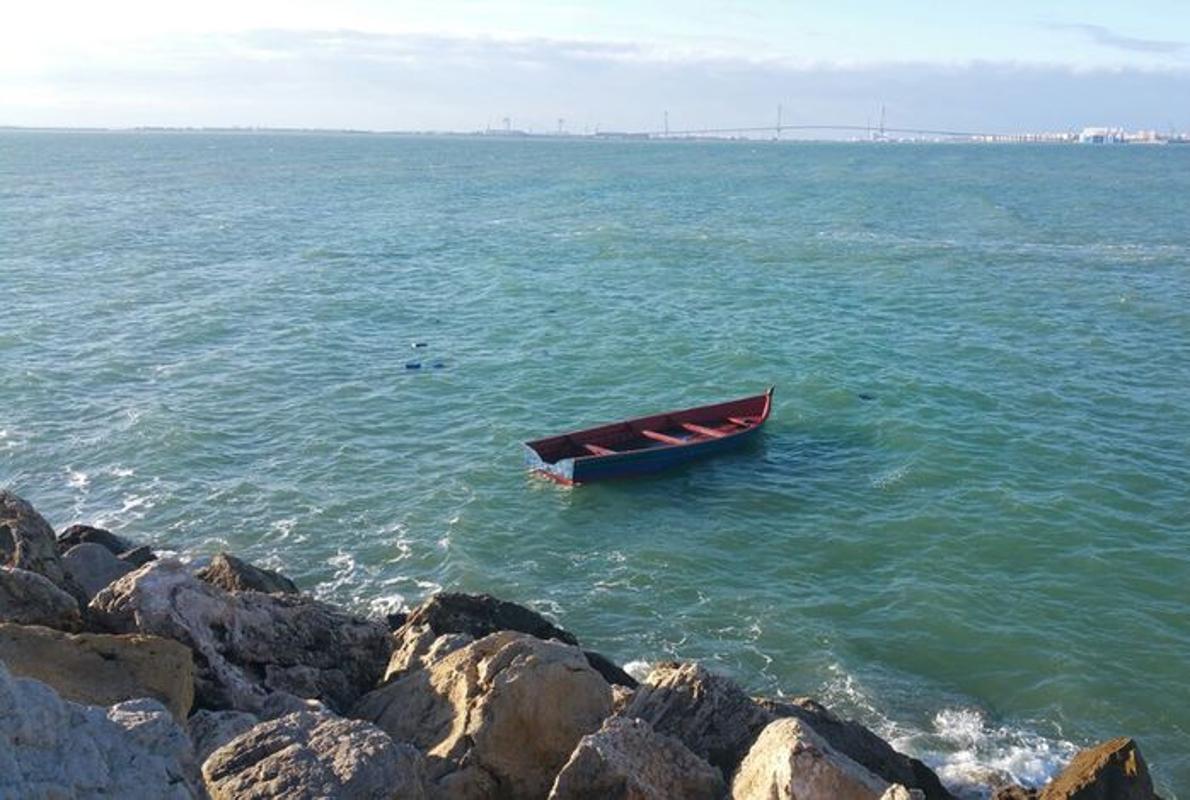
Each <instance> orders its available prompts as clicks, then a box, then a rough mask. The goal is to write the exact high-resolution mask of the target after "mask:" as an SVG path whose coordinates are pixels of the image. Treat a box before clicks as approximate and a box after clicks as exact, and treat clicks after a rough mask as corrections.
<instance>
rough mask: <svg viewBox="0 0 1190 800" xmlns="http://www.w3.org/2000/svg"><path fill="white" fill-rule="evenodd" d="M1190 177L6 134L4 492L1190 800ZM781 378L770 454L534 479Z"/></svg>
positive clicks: (1112, 166) (1078, 154)
mask: <svg viewBox="0 0 1190 800" xmlns="http://www.w3.org/2000/svg"><path fill="white" fill-rule="evenodd" d="M1188 198H1190V148H1177V147H1166V148H1139V147H1137V148H1127V147H1126V148H1105V149H1100V148H1094V147H1028V146H1016V147H991V146H988V147H975V146H947V145H928V146H927V145H922V146H872V145H863V144H838V145H811V144H771V143H763V144H761V143H757V144H742V143H732V144H729V143H721V144H716V143H612V142H584V141H574V142H564V141H529V142H525V141H519V142H518V141H490V140H478V139H457V140H447V139H417V138H402V137H387V136H348V135H339V136H335V135H325V136H323V135H318V136H315V135H202V134H173V135H169V134H81V133H80V134H33V133H17V132H7V133H2V134H0V287H2V288H3V294H4V313H3V314H2V315H0V484H3V485H6V486H9V487H11V488H12V489H14V490H15V491H17V492H18V493H20V494H22V495H24V496H25V497H26V498H27V499H29V500H30V501H32V502H33V503H34V504H35V505H36V506H37V507H38V508H39V509H40V510H41V511H42V512H43V513H45V514H46V515H47V516H48V517H49V518H50V520H51V522H52V523H54V524H55V526H57V527H63V526H65V525H67V524H69V523H72V522H77V521H82V522H90V523H97V524H103V525H106V526H108V527H111V528H112V529H114V530H117V531H120V532H121V533H126V534H127V535H128V536H130V537H132V538H135V539H138V540H147V541H152V542H154V543H155V544H157V545H158V546H159V547H162V546H163V547H167V548H173V549H176V550H179V551H182V552H186V553H193V554H202V553H210V552H213V551H215V550H216V549H219V548H227V549H230V550H231V551H233V552H235V553H237V554H239V555H241V556H243V557H245V558H248V559H251V560H254V561H257V562H258V563H262V564H263V565H266V566H270V567H277V568H281V569H282V570H284V571H285V573H286V574H288V575H290V576H291V577H293V578H294V579H295V580H296V581H297V582H298V583H299V585H301V586H302V587H304V588H306V589H310V590H313V591H315V592H317V593H318V594H319V595H321V596H323V597H326V598H328V599H332V600H335V601H338V602H342V603H346V604H349V605H352V606H354V607H356V608H358V609H361V610H371V611H382V610H388V609H391V608H393V607H396V606H398V605H400V604H403V603H413V602H416V601H417V600H419V599H420V598H421V597H423V596H424V595H425V594H427V593H428V592H431V591H433V590H435V589H436V588H438V587H450V588H454V589H462V590H474V591H490V592H492V593H494V594H497V595H499V596H501V597H505V598H508V599H512V600H518V601H522V602H528V603H530V604H532V605H534V606H535V607H537V608H538V609H540V610H543V611H545V612H547V613H549V614H550V615H552V616H553V617H555V618H556V619H557V620H558V621H559V622H560V623H561V624H563V625H564V626H565V627H567V628H569V629H571V630H573V631H574V632H575V633H576V634H578V635H579V636H580V637H581V638H582V639H583V641H584V643H585V644H587V645H589V646H591V647H594V648H596V649H599V650H602V651H604V652H606V653H607V654H608V655H610V656H613V657H615V658H617V659H618V660H620V661H621V662H630V661H632V662H638V663H637V664H636V666H637V667H640V666H642V665H641V664H640V663H639V662H653V661H657V660H660V659H664V658H670V657H682V658H697V659H702V660H704V661H706V662H707V663H708V664H709V665H710V666H712V667H713V668H715V669H719V670H722V671H725V672H727V673H730V674H731V675H733V676H734V677H736V678H737V679H738V680H739V681H741V682H742V683H744V684H745V685H746V686H748V687H749V688H750V689H752V690H754V691H756V692H765V693H778V692H783V693H786V694H813V695H817V696H819V697H820V698H822V699H823V700H824V701H825V702H827V703H829V704H832V705H834V706H836V707H838V708H839V709H840V710H841V711H842V712H843V713H846V714H849V715H854V716H858V717H859V718H861V719H863V720H864V721H865V722H867V723H868V724H869V725H872V726H873V727H874V728H875V729H876V730H878V731H879V732H880V733H882V734H883V735H885V736H887V737H889V738H890V739H891V740H893V741H894V742H895V743H896V744H897V745H898V746H899V747H902V748H903V749H906V750H908V751H910V752H913V753H915V754H918V755H921V756H923V757H924V758H925V759H926V760H927V761H929V762H930V763H932V764H934V765H935V766H936V767H937V768H938V769H939V770H940V772H941V774H942V775H943V777H944V778H945V779H947V780H948V781H949V782H950V783H951V785H952V786H955V787H959V788H962V787H964V786H970V785H973V783H974V782H976V781H979V780H983V779H986V777H987V776H989V775H993V774H999V775H1011V776H1012V777H1014V778H1015V779H1017V780H1021V781H1024V782H1027V783H1030V784H1037V783H1039V782H1042V781H1044V780H1045V778H1046V777H1047V776H1048V775H1050V774H1052V772H1053V771H1054V770H1055V769H1056V768H1057V767H1058V766H1059V765H1061V764H1062V763H1064V762H1065V760H1066V759H1068V758H1069V756H1070V754H1071V753H1072V752H1073V750H1074V748H1075V747H1076V746H1078V745H1083V744H1086V743H1089V742H1091V741H1094V740H1098V739H1102V738H1106V737H1109V736H1114V735H1119V734H1129V735H1133V736H1136V737H1137V738H1138V739H1139V741H1140V744H1141V748H1142V750H1143V752H1144V754H1145V756H1146V757H1147V759H1148V760H1149V762H1150V766H1151V767H1152V769H1153V771H1154V773H1155V775H1156V777H1157V780H1158V783H1159V784H1160V785H1161V788H1162V789H1163V790H1164V793H1165V795H1166V796H1168V797H1175V796H1177V794H1176V790H1178V789H1180V788H1181V787H1184V786H1187V785H1190V756H1188V755H1187V753H1188V752H1190V735H1188V732H1190V688H1188V686H1190V683H1188V682H1187V666H1186V665H1187V660H1188V659H1187V657H1188V656H1190V615H1188V614H1187V606H1188V603H1190V589H1188V587H1190V550H1188V547H1187V534H1188V528H1190V499H1188V498H1190V494H1188V493H1187V476H1188V475H1190V435H1188V432H1190V402H1188V397H1187V387H1188V386H1190V227H1188V226H1187V224H1186V219H1187V218H1190V214H1188V212H1190V208H1188V207H1187V199H1188ZM421 343H424V346H422V347H415V346H414V345H415V344H421ZM411 362H417V363H420V364H421V365H422V367H421V368H420V369H409V368H407V364H409V363H411ZM770 384H775V385H776V386H777V394H776V401H775V407H774V414H773V417H772V419H771V421H770V423H769V425H768V427H767V429H766V431H765V433H764V435H763V437H762V439H761V441H760V442H759V443H757V445H756V446H755V447H752V448H750V449H747V450H745V451H742V452H740V453H737V454H734V455H731V456H727V457H723V458H720V459H717V460H715V461H711V462H707V463H705V464H701V465H698V466H697V467H691V468H687V469H683V470H679V471H677V472H674V473H671V474H668V475H665V476H659V477H656V478H650V479H646V480H641V481H637V482H630V483H627V482H625V483H614V484H608V485H598V486H588V487H582V488H580V489H577V490H564V489H561V488H559V487H556V486H554V485H552V484H549V483H547V482H544V481H541V480H536V479H532V478H530V477H528V476H526V475H525V474H524V473H523V471H522V468H521V453H520V450H519V442H521V441H522V440H525V439H528V438H533V437H537V436H540V435H544V434H548V433H553V432H557V431H560V430H565V429H570V428H574V427H579V426H585V425H588V424H595V423H599V422H604V421H609V420H614V419H618V418H622V417H625V416H630V415H637V414H643V413H648V412H653V411H659V410H664V409H667V408H671V407H681V406H688V405H692V404H697V403H701V402H710V401H714V400H720V399H724V398H729V397H734V396H739V395H744V394H751V393H754V392H758V391H760V390H762V389H763V388H764V387H766V386H768V385H770ZM1183 794H1184V790H1183Z"/></svg>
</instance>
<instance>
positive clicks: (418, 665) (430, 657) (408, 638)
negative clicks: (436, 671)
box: [384, 625, 475, 683]
mask: <svg viewBox="0 0 1190 800" xmlns="http://www.w3.org/2000/svg"><path fill="white" fill-rule="evenodd" d="M473 641H475V640H474V639H473V638H472V637H470V636H468V635H467V634H465V633H446V634H443V635H442V636H438V635H436V634H435V633H434V631H433V630H431V629H430V626H429V625H406V626H404V627H403V628H401V629H400V630H399V631H397V632H396V633H395V634H393V654H392V655H391V656H389V659H388V666H387V667H386V668H385V670H384V682H385V683H387V682H388V681H390V680H393V679H395V678H399V677H400V676H402V675H404V674H405V673H407V672H412V671H413V670H417V669H423V668H425V667H428V666H429V665H430V664H432V663H434V662H435V661H437V660H438V659H440V658H442V657H443V656H446V655H448V654H450V653H453V652H454V651H455V650H458V649H459V648H460V647H465V646H466V645H469V644H471V642H473Z"/></svg>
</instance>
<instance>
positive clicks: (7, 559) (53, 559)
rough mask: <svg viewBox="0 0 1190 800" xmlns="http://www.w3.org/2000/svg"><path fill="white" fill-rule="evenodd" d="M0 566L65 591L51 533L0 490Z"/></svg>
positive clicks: (31, 510)
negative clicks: (34, 575)
mask: <svg viewBox="0 0 1190 800" xmlns="http://www.w3.org/2000/svg"><path fill="white" fill-rule="evenodd" d="M0 566H9V567H15V568H17V569H27V570H29V571H30V572H36V573H37V574H39V575H44V576H46V577H47V578H49V579H50V580H51V581H52V582H53V583H54V585H55V586H58V587H60V588H67V585H66V583H65V575H64V574H63V572H62V564H61V563H59V561H58V550H57V547H56V543H55V539H54V529H53V528H51V527H50V524H49V523H48V522H46V521H45V519H44V518H43V517H42V516H41V514H38V513H37V511H36V510H35V509H34V508H33V506H32V505H30V504H29V503H28V502H26V501H25V500H22V499H21V498H20V497H17V496H16V495H15V494H13V493H12V492H9V491H7V490H5V489H0Z"/></svg>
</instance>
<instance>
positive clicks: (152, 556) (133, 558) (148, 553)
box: [117, 544, 157, 567]
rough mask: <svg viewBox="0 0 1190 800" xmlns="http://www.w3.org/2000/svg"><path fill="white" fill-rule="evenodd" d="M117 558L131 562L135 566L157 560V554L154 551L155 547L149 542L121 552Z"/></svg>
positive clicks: (141, 565)
mask: <svg viewBox="0 0 1190 800" xmlns="http://www.w3.org/2000/svg"><path fill="white" fill-rule="evenodd" d="M117 558H119V559H120V560H121V561H124V562H126V563H128V564H131V565H132V566H133V567H143V566H144V565H145V564H148V563H149V562H150V561H156V560H157V554H156V553H154V552H153V548H151V547H149V546H148V545H147V544H142V545H141V546H140V547H134V548H132V549H131V550H128V551H126V552H123V553H120V555H119V556H117Z"/></svg>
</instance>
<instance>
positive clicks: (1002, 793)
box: [990, 784, 1037, 800]
mask: <svg viewBox="0 0 1190 800" xmlns="http://www.w3.org/2000/svg"><path fill="white" fill-rule="evenodd" d="M990 800H1037V790H1036V789H1026V788H1025V787H1024V786H1017V785H1016V784H1013V785H1011V786H1001V787H999V788H997V789H996V790H995V791H994V792H992V796H991V798H990Z"/></svg>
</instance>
